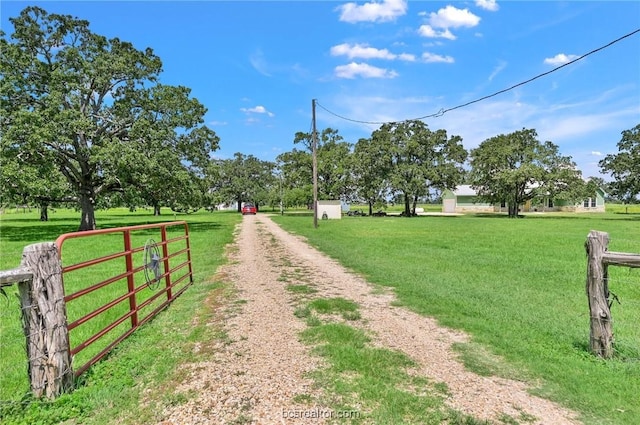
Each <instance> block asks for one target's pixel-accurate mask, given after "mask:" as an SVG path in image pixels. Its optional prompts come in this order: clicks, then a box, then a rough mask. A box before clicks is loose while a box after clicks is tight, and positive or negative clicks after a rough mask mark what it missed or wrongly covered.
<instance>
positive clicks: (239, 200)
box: [236, 198, 242, 212]
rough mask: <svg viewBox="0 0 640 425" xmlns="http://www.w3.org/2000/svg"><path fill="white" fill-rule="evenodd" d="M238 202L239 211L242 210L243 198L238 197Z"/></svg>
mask: <svg viewBox="0 0 640 425" xmlns="http://www.w3.org/2000/svg"><path fill="white" fill-rule="evenodd" d="M236 203H237V204H238V212H242V199H240V198H238V199H237V200H236Z"/></svg>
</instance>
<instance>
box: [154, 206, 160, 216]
mask: <svg viewBox="0 0 640 425" xmlns="http://www.w3.org/2000/svg"><path fill="white" fill-rule="evenodd" d="M153 215H154V216H156V217H157V216H159V215H160V205H159V204H158V203H155V204H153Z"/></svg>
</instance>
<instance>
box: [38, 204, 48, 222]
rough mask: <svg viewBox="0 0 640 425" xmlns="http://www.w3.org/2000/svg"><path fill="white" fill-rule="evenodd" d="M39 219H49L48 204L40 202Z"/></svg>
mask: <svg viewBox="0 0 640 425" xmlns="http://www.w3.org/2000/svg"><path fill="white" fill-rule="evenodd" d="M40 221H49V204H47V203H46V202H42V203H40Z"/></svg>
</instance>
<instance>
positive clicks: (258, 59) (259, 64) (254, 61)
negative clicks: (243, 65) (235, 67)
mask: <svg viewBox="0 0 640 425" xmlns="http://www.w3.org/2000/svg"><path fill="white" fill-rule="evenodd" d="M249 62H250V63H251V66H253V68H254V69H255V70H256V71H258V72H259V73H260V74H262V75H264V76H266V77H271V74H270V73H269V71H268V64H267V61H266V59H265V58H264V54H263V53H262V51H260V50H258V51H256V52H255V53H253V54H252V55H251V56H250V57H249Z"/></svg>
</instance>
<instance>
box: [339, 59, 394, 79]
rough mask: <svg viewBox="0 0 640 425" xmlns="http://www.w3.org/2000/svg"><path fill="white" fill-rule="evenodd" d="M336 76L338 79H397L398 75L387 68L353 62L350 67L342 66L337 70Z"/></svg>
mask: <svg viewBox="0 0 640 425" xmlns="http://www.w3.org/2000/svg"><path fill="white" fill-rule="evenodd" d="M335 75H336V77H338V78H349V79H352V78H356V77H357V76H360V77H363V78H395V77H397V76H398V73H397V72H395V71H393V70H388V69H385V68H378V67H376V66H372V65H369V64H366V63H356V62H351V63H350V64H348V65H340V66H336V68H335Z"/></svg>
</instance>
